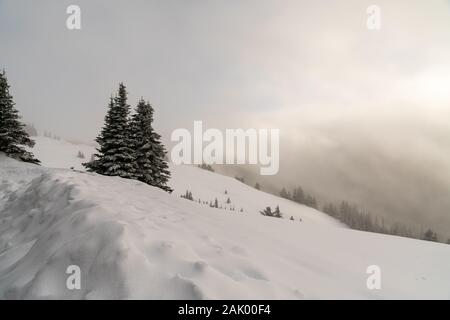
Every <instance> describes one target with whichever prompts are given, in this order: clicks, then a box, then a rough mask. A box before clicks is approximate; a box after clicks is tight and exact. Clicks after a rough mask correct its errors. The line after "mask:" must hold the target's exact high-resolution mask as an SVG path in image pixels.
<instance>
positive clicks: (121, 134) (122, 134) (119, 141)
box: [83, 83, 135, 178]
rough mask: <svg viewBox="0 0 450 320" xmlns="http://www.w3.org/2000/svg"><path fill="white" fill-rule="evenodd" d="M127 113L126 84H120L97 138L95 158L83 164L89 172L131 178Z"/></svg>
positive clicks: (131, 154)
mask: <svg viewBox="0 0 450 320" xmlns="http://www.w3.org/2000/svg"><path fill="white" fill-rule="evenodd" d="M129 113H130V106H129V105H128V104H127V90H126V87H125V85H124V84H123V83H120V85H119V90H118V93H117V96H116V97H115V98H114V99H113V98H112V97H111V99H110V102H109V105H108V111H107V114H106V116H105V125H104V127H103V128H102V131H101V132H100V134H99V136H98V137H97V138H96V141H97V143H98V144H99V145H100V146H99V148H97V152H98V153H97V154H96V155H95V160H93V161H90V162H88V163H84V164H83V165H84V166H85V167H86V168H87V169H88V171H93V172H96V173H99V174H102V175H107V176H119V177H122V178H133V177H134V174H135V165H134V162H133V150H132V146H131V145H130V142H131V139H130V128H129V119H128V116H129Z"/></svg>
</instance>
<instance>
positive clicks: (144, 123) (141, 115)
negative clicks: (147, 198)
mask: <svg viewBox="0 0 450 320" xmlns="http://www.w3.org/2000/svg"><path fill="white" fill-rule="evenodd" d="M153 112H154V111H153V107H152V106H151V105H150V103H148V102H145V101H144V100H143V99H141V100H140V101H139V103H138V105H137V107H136V112H135V114H134V115H133V116H132V119H131V124H130V130H131V141H132V145H133V150H134V162H135V166H136V168H135V173H134V178H135V179H138V180H140V181H142V182H144V183H147V184H149V185H151V186H155V187H158V188H161V189H163V190H165V191H167V192H172V189H171V188H170V187H169V186H167V182H168V181H169V179H170V171H169V166H168V164H167V161H166V150H165V148H164V145H163V144H162V143H161V141H160V140H161V136H160V135H159V134H157V133H156V132H155V131H154V129H153V126H152V122H153Z"/></svg>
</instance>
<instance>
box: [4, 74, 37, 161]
mask: <svg viewBox="0 0 450 320" xmlns="http://www.w3.org/2000/svg"><path fill="white" fill-rule="evenodd" d="M14 106H15V103H14V101H13V97H12V95H11V94H10V93H9V84H8V80H7V78H6V74H5V71H3V72H0V152H4V153H5V154H6V155H7V156H9V157H11V158H14V159H18V160H22V161H24V162H30V163H34V164H39V163H40V161H39V160H38V159H36V158H35V157H34V155H33V154H32V153H31V152H29V151H27V150H26V149H25V146H28V147H30V148H32V147H33V146H34V141H33V140H31V139H30V136H29V135H28V133H27V132H26V131H25V125H24V124H23V123H21V122H20V116H19V112H18V111H17V109H16V108H15V107H14Z"/></svg>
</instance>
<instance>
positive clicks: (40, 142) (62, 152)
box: [31, 136, 96, 170]
mask: <svg viewBox="0 0 450 320" xmlns="http://www.w3.org/2000/svg"><path fill="white" fill-rule="evenodd" d="M33 139H34V140H35V142H36V145H35V146H34V148H33V149H31V152H33V153H34V155H35V156H36V157H37V158H38V159H39V160H40V161H41V163H42V165H44V166H46V167H50V168H64V169H70V168H72V167H73V168H74V169H75V170H84V168H83V166H82V165H81V164H82V163H83V162H87V161H89V159H91V156H92V155H93V154H94V153H96V151H95V148H94V147H93V146H89V145H85V144H74V143H70V142H67V141H65V140H55V139H52V138H47V137H42V136H38V137H33ZM79 151H81V152H82V153H84V156H85V158H84V159H80V158H78V157H77V155H78V152H79Z"/></svg>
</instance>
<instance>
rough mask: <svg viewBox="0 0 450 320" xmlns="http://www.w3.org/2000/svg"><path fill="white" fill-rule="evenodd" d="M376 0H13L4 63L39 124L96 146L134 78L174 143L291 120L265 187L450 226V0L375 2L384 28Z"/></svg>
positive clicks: (4, 17)
mask: <svg viewBox="0 0 450 320" xmlns="http://www.w3.org/2000/svg"><path fill="white" fill-rule="evenodd" d="M74 3H75V4H77V5H79V6H80V8H81V19H82V28H81V30H75V31H70V30H68V29H67V28H66V24H65V22H66V18H67V14H66V8H67V6H68V5H70V4H74ZM371 4H373V3H372V1H360V0H353V1H333V3H330V1H325V0H322V1H314V3H311V2H307V1H283V2H282V4H281V3H280V2H279V1H275V0H270V1H268V0H263V1H256V0H249V1H239V2H238V1H236V2H231V1H225V0H222V1H200V0H192V1H181V0H180V1H131V2H130V1H100V0H96V1H85V0H84V1H81V0H80V1H76V2H73V1H60V0H58V1H57V0H53V1H48V0H47V1H33V2H31V1H26V0H0V63H1V65H0V68H5V70H6V72H7V75H8V79H9V82H10V84H11V86H12V88H11V91H12V94H13V95H14V98H15V101H16V103H17V107H18V109H19V110H20V112H21V114H22V115H23V117H24V120H25V121H26V122H31V123H34V124H35V125H36V127H37V128H38V129H41V130H48V131H52V132H54V133H55V134H58V135H61V136H63V137H64V138H66V139H71V140H78V141H84V142H87V143H91V142H92V141H93V139H94V138H95V136H96V134H97V133H98V131H99V128H100V127H101V125H102V121H103V117H104V113H105V110H106V106H107V103H108V97H109V96H110V95H111V94H112V93H114V91H115V90H116V88H117V85H118V83H119V82H120V81H123V82H125V84H126V85H127V86H128V89H129V92H130V103H131V104H132V105H133V104H135V102H137V100H138V99H139V98H140V97H141V96H143V97H144V98H146V99H149V100H150V101H151V103H152V104H153V105H154V107H155V110H156V115H155V116H156V119H155V126H156V128H157V130H158V131H159V132H160V133H162V135H163V139H164V141H165V142H166V144H167V145H168V147H169V148H170V146H171V145H172V144H171V142H170V141H169V137H170V133H171V132H172V131H173V130H174V129H176V128H180V127H185V128H188V129H189V128H192V125H193V121H194V120H203V122H204V124H205V126H207V127H215V128H219V129H225V128H244V129H245V128H279V129H280V133H281V156H280V159H281V169H280V172H279V174H278V175H277V176H275V177H256V178H254V179H258V180H261V182H262V183H263V184H264V185H265V187H266V188H268V189H270V190H275V189H278V188H280V187H281V186H282V185H285V186H294V185H297V184H301V185H302V186H303V187H304V188H305V189H307V190H309V191H310V192H312V193H314V194H315V195H317V197H318V198H319V199H324V200H340V199H347V200H350V201H354V202H356V203H358V204H359V205H360V206H361V207H363V208H366V209H369V210H371V211H373V213H374V214H377V215H382V216H385V217H389V218H391V219H392V220H394V221H397V220H398V221H402V222H405V223H409V224H412V225H414V226H417V227H418V228H420V227H424V228H426V227H429V226H432V227H434V228H435V229H436V230H437V231H438V232H440V233H441V234H443V235H445V236H446V237H450V197H449V196H448V193H449V190H450V173H449V172H450V170H449V169H450V161H449V159H450V90H448V84H449V83H450V60H449V59H448V57H449V56H450V42H449V41H448V39H450V28H449V27H450V2H449V1H444V0H432V1H420V0H418V1H406V0H403V1H395V3H394V2H393V1H386V0H383V1H377V3H376V5H378V6H379V7H380V8H381V17H382V20H381V21H382V24H381V29H380V30H377V31H373V30H368V29H367V27H366V20H367V17H368V16H367V13H366V9H367V7H368V6H369V5H371ZM253 169H254V168H251V170H253ZM236 170H239V169H237V168H233V171H236Z"/></svg>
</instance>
